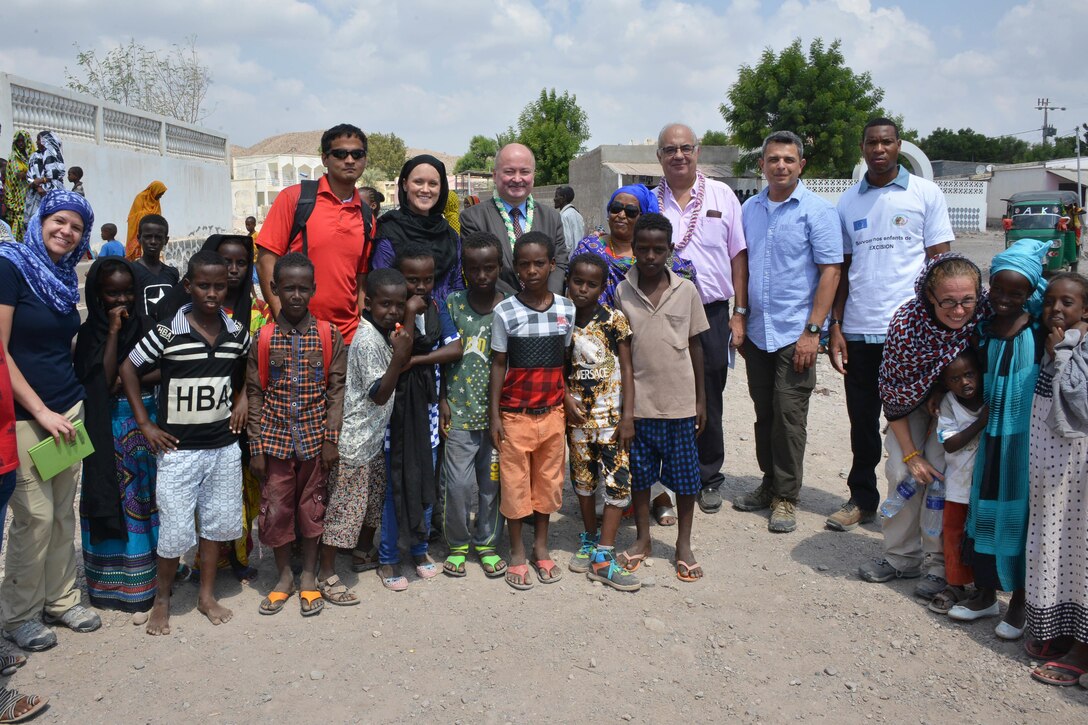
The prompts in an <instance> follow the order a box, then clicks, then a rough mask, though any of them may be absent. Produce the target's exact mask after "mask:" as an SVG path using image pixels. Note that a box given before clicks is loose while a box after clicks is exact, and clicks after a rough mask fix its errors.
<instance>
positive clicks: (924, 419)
mask: <svg viewBox="0 0 1088 725" xmlns="http://www.w3.org/2000/svg"><path fill="white" fill-rule="evenodd" d="M930 420H931V418H930V417H929V413H927V412H926V410H925V407H920V408H918V409H917V410H915V411H914V412H913V413H911V414H910V415H909V416H907V421H908V422H909V423H910V434H911V440H913V441H914V443H915V445H918V444H919V443H920V442H921V441H925V444H924V445H920V446H919V448H921V450H922V455H923V456H925V459H926V460H927V461H929V462H930V464H931V465H932V466H933V467H934V468H936V469H937V470H938V471H939V472H941V473H943V472H944V447H943V446H942V445H941V444H940V442H939V441H938V440H937V433H936V432H935V431H934V432H933V433H932V434H931V435H930V436H929V437H928V438H926V432H927V431H928V430H929V424H930ZM884 447H885V448H886V449H888V460H887V462H886V463H885V465H884V474H885V475H886V476H887V477H888V495H891V493H892V491H893V490H894V489H895V487H896V486H898V485H899V482H900V481H902V480H903V479H904V478H906V476H907V466H906V464H905V463H903V456H904V455H906V453H903V451H901V450H900V449H899V443H898V441H896V440H895V435H894V434H893V433H892V432H891V430H889V431H888V435H887V437H886V438H885V439H884ZM907 452H908V453H909V452H910V451H907ZM926 489H927V487H925V486H920V487H919V489H918V492H917V493H915V494H914V495H913V496H912V497H911V498H909V499H908V500H907V502H906V504H904V506H903V508H901V509H900V510H899V513H897V514H896V515H895V516H893V517H891V518H890V519H883V522H884V558H885V559H887V560H888V563H889V564H891V565H892V566H894V567H895V568H896V569H898V570H899V571H903V570H904V569H917V568H918V567H922V574H923V575H924V574H933V575H934V576H939V577H943V576H944V547H943V543H942V541H941V537H940V536H926V534H925V532H924V531H923V530H922V511H923V510H924V509H925V502H926Z"/></svg>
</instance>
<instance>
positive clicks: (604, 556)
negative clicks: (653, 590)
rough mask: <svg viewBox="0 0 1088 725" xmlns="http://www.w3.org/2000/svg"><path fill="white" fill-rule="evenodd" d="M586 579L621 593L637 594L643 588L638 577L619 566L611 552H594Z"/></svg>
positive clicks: (598, 550)
mask: <svg viewBox="0 0 1088 725" xmlns="http://www.w3.org/2000/svg"><path fill="white" fill-rule="evenodd" d="M586 578H587V579H589V580H590V581H595V582H600V583H601V584H605V585H607V586H610V587H612V588H613V589H618V590H619V591H621V592H637V591H638V590H639V589H641V588H642V582H640V581H639V580H638V577H637V576H635V575H634V574H632V573H631V572H629V571H627V570H626V569H624V568H623V567H622V566H620V565H618V564H617V563H616V560H615V559H614V558H613V556H612V552H611V551H603V550H601V549H597V550H596V551H594V552H593V563H592V564H590V568H589V571H587V572H586Z"/></svg>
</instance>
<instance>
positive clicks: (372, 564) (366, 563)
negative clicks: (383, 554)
mask: <svg viewBox="0 0 1088 725" xmlns="http://www.w3.org/2000/svg"><path fill="white" fill-rule="evenodd" d="M379 566H381V562H379V561H378V550H377V549H371V550H370V551H365V552H364V551H359V550H358V549H355V550H354V551H352V552H351V570H352V571H353V572H355V573H360V572H364V571H370V570H371V569H377V568H378V567H379Z"/></svg>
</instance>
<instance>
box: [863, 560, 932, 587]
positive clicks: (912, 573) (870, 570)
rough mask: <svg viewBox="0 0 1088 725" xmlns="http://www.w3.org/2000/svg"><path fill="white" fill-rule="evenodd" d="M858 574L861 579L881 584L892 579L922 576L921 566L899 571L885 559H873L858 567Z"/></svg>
mask: <svg viewBox="0 0 1088 725" xmlns="http://www.w3.org/2000/svg"><path fill="white" fill-rule="evenodd" d="M858 576H859V577H861V579H862V581H867V582H873V583H874V584H882V583H884V582H890V581H891V580H892V579H917V578H918V577H920V576H922V567H918V568H917V569H903V570H902V571H900V570H899V569H896V568H895V567H894V566H892V565H891V564H890V563H889V562H888V560H887V559H879V560H878V559H873V560H872V561H870V562H868V563H867V564H862V565H861V566H859V567H858Z"/></svg>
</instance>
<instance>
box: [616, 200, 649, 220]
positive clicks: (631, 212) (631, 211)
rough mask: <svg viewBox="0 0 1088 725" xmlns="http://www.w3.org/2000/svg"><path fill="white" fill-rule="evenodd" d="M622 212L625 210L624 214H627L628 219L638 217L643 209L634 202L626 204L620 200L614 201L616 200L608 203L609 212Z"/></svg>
mask: <svg viewBox="0 0 1088 725" xmlns="http://www.w3.org/2000/svg"><path fill="white" fill-rule="evenodd" d="M620 212H623V213H624V214H626V215H627V218H628V219H634V218H635V217H637V216H638V215H639V214H641V213H642V210H641V209H639V208H638V207H637V206H635V205H634V204H627V205H626V206H625V205H623V204H621V203H619V202H618V201H614V202H612V203H611V204H609V205H608V213H609V214H619V213H620Z"/></svg>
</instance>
